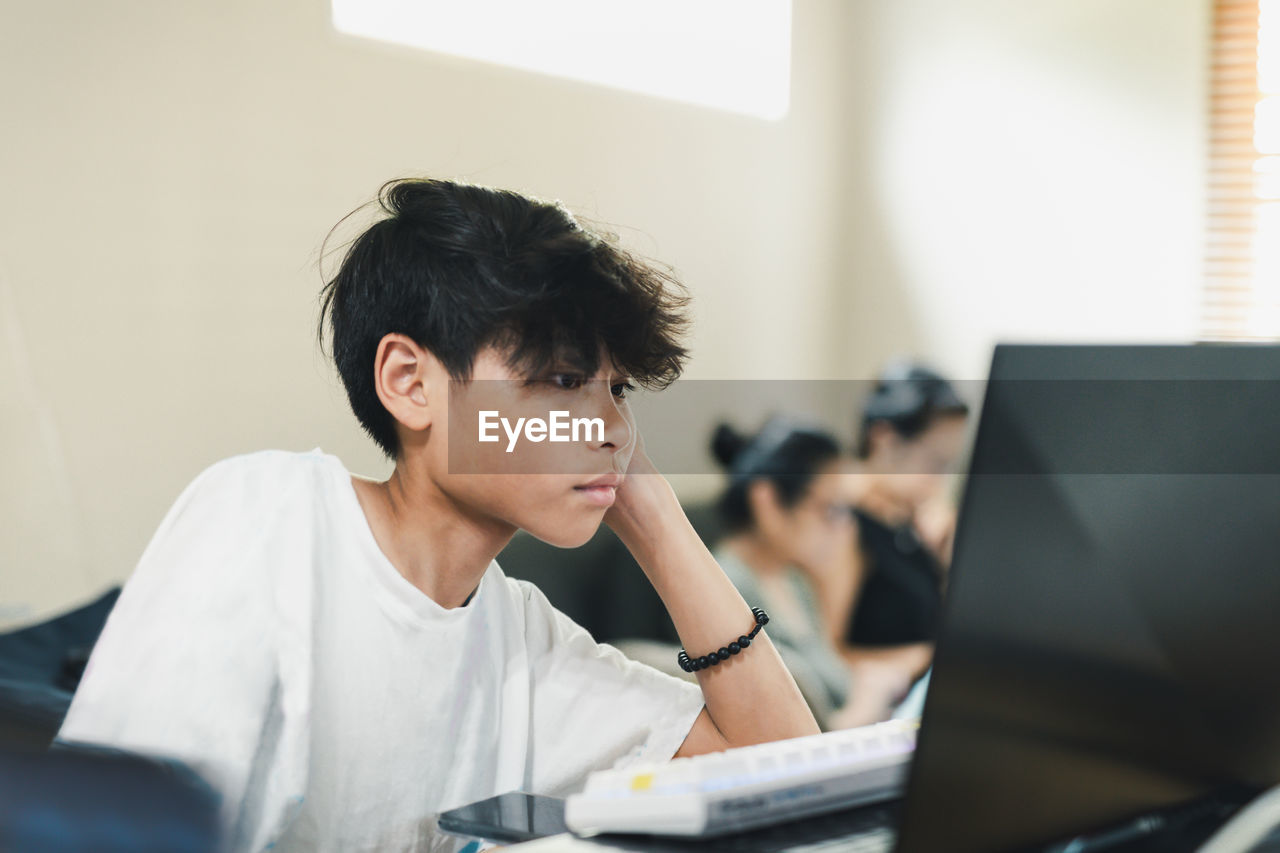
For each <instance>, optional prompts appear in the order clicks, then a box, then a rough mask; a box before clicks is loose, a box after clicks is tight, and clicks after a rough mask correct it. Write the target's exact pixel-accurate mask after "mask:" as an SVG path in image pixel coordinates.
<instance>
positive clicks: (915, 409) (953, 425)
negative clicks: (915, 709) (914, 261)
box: [821, 363, 969, 681]
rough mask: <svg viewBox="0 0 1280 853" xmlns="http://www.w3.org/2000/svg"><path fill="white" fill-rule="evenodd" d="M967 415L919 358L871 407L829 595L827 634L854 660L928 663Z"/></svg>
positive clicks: (898, 666)
mask: <svg viewBox="0 0 1280 853" xmlns="http://www.w3.org/2000/svg"><path fill="white" fill-rule="evenodd" d="M968 414H969V407H968V405H967V404H966V403H965V402H964V400H962V399H961V398H960V396H959V395H958V394H957V393H956V390H955V388H954V387H953V386H952V384H951V383H950V382H948V381H947V380H946V379H944V378H943V377H942V376H940V375H939V374H937V373H935V372H934V371H932V370H930V369H928V368H926V367H923V366H920V365H918V364H911V363H899V364H894V365H892V366H890V367H888V368H886V369H885V370H884V371H883V372H882V373H881V375H880V377H879V378H878V379H877V381H876V384H875V387H874V388H873V390H872V392H871V394H870V395H869V396H868V398H867V400H866V403H865V404H864V406H863V411H862V415H861V418H860V420H859V424H858V432H857V437H856V441H855V445H854V456H855V464H854V468H853V473H852V474H851V475H850V476H849V477H846V478H845V480H844V484H845V489H844V492H843V494H844V496H845V498H846V499H847V500H849V501H850V503H851V504H852V511H853V512H852V514H853V518H854V520H855V523H856V529H855V536H854V539H855V543H856V544H855V545H854V547H853V548H851V549H850V557H851V563H850V564H849V565H848V566H844V567H840V566H836V567H834V568H832V569H831V570H830V573H829V574H828V575H827V577H826V578H825V580H824V585H823V591H824V593H826V594H824V595H823V596H822V599H821V600H822V601H823V604H824V607H825V614H824V624H826V625H827V626H828V630H829V631H830V633H829V635H828V639H829V640H830V641H831V642H832V643H834V644H835V645H836V646H837V647H839V648H840V649H841V654H842V656H843V657H844V659H845V660H846V661H848V662H850V663H853V664H855V665H856V664H863V663H868V662H872V661H875V662H878V663H880V664H883V665H885V666H888V667H890V668H891V669H893V670H894V671H896V672H898V673H900V674H901V675H902V676H904V677H906V678H908V679H909V680H912V681H914V680H915V679H918V678H919V677H920V676H922V675H923V674H924V673H925V671H926V670H927V669H928V668H929V665H930V663H931V661H932V658H933V641H934V633H935V630H936V627H937V621H938V615H939V611H940V608H941V604H942V595H943V591H944V589H945V587H946V571H947V566H948V565H949V564H950V560H951V539H952V534H953V532H954V529H955V507H954V505H953V503H952V500H951V496H950V494H949V491H948V488H947V486H948V484H949V483H950V482H951V479H952V477H951V475H952V474H953V472H954V469H955V466H956V463H957V461H958V459H959V458H960V455H961V453H962V452H963V449H964V446H965V438H966V434H965V427H966V422H967V420H968Z"/></svg>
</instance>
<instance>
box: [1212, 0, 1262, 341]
mask: <svg viewBox="0 0 1280 853" xmlns="http://www.w3.org/2000/svg"><path fill="white" fill-rule="evenodd" d="M1258 27H1259V0H1215V2H1214V4H1213V36H1212V40H1211V42H1210V61H1209V68H1208V71H1209V80H1208V83H1209V85H1208V94H1209V104H1208V109H1207V112H1208V125H1209V127H1208V134H1207V137H1208V139H1207V142H1208V155H1209V156H1208V164H1207V165H1208V173H1207V176H1206V186H1205V198H1206V203H1207V213H1208V216H1207V217H1206V233H1205V241H1204V249H1203V259H1204V260H1203V280H1202V282H1203V283H1202V291H1201V292H1202V297H1201V309H1200V334H1201V337H1203V338H1205V339H1208V340H1276V339H1280V328H1277V329H1268V330H1265V331H1266V332H1267V333H1268V334H1267V335H1264V336H1259V330H1258V329H1256V328H1254V326H1253V324H1254V323H1255V322H1256V319H1255V318H1256V317H1257V316H1258V311H1259V310H1260V308H1261V307H1262V304H1261V303H1262V296H1261V294H1260V291H1259V287H1258V283H1257V282H1256V281H1255V266H1256V258H1255V257H1254V250H1255V246H1256V244H1257V243H1258V240H1259V237H1258V232H1257V229H1258V228H1259V227H1260V222H1262V220H1261V218H1260V217H1259V215H1258V213H1259V206H1260V205H1261V204H1263V203H1264V200H1263V199H1259V198H1258V197H1257V194H1256V191H1255V189H1256V187H1257V186H1258V181H1259V176H1258V175H1256V174H1255V172H1254V165H1255V164H1256V163H1257V161H1258V160H1259V159H1260V158H1261V157H1262V156H1263V155H1262V154H1260V153H1259V152H1258V150H1257V148H1256V147H1255V146H1254V142H1253V139H1254V110H1255V108H1256V107H1257V104H1258V101H1259V100H1261V99H1262V97H1263V94H1262V92H1261V91H1260V90H1259V87H1258V50H1259V45H1258ZM1277 61H1280V56H1278V57H1277ZM1276 239H1280V234H1278V235H1276Z"/></svg>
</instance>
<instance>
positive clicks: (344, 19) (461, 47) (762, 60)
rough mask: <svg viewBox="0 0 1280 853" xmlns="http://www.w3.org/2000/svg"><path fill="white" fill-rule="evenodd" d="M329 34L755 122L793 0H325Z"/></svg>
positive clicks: (784, 93)
mask: <svg viewBox="0 0 1280 853" xmlns="http://www.w3.org/2000/svg"><path fill="white" fill-rule="evenodd" d="M333 23H334V26H335V27H336V28H337V29H338V31H339V32H343V33H348V34H350V35H355V36H363V37H365V38H372V39H379V40H381V41H388V42H394V43H396V44H403V45H408V46H411V47H417V48H422V49H424V50H431V51H437V52H440V53H447V54H452V55H454V56H462V57H466V58H469V59H478V60H482V61H486V62H494V63H498V64H500V65H507V66H511V67H514V68H521V69H524V70H527V71H536V72H540V73H543V74H551V75H555V76H557V77H567V78H570V79H573V80H582V81H585V82H589V83H596V84H599V85H603V86H612V87H614V88H617V89H624V90H627V91H630V92H640V93H643V94H646V95H655V96H657V97H661V98H669V99H672V100H676V101H683V102H685V103H691V104H698V105H700V106H706V107H713V108H716V109H722V110H728V111H730V112H735V113H742V114H745V115H750V116H756V117H759V118H765V119H780V118H782V117H783V116H784V115H786V113H787V108H788V105H789V100H790V90H791V0H538V2H530V0H461V2H460V0H333Z"/></svg>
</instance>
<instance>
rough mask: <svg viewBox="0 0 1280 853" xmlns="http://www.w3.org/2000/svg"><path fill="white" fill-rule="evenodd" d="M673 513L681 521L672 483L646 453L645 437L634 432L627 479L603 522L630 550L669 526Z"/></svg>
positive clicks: (620, 487)
mask: <svg viewBox="0 0 1280 853" xmlns="http://www.w3.org/2000/svg"><path fill="white" fill-rule="evenodd" d="M673 512H674V513H676V514H677V516H678V518H679V519H680V520H684V511H683V510H682V509H681V508H680V503H679V501H678V500H676V497H675V492H674V491H673V490H672V488H671V484H670V483H668V482H667V478H666V477H664V476H662V475H661V474H659V473H658V469H657V468H656V467H654V464H653V461H652V460H651V459H650V458H649V454H648V453H646V452H645V449H644V438H643V437H642V436H641V435H640V434H639V433H638V432H637V433H636V434H635V447H634V448H633V450H632V453H631V461H630V463H629V464H628V466H627V471H626V477H625V478H624V479H623V481H622V485H620V486H619V487H618V494H617V498H616V500H615V501H614V503H613V506H611V507H610V508H609V511H608V512H606V513H605V515H604V522H605V524H607V525H609V527H611V528H612V529H613V532H614V533H616V534H618V538H619V539H621V540H622V541H623V542H624V543H626V544H627V547H629V548H631V547H633V543H634V544H637V545H638V544H639V543H641V542H644V541H645V540H648V539H650V538H651V536H652V535H653V534H654V533H655V531H656V530H657V529H659V528H660V527H661V526H662V525H663V524H665V523H669V521H670V520H671V518H672V515H671V514H672V513H673ZM633 553H634V551H633Z"/></svg>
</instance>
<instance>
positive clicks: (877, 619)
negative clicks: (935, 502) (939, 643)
mask: <svg viewBox="0 0 1280 853" xmlns="http://www.w3.org/2000/svg"><path fill="white" fill-rule="evenodd" d="M853 515H854V518H856V519H857V522H858V539H859V544H860V547H861V548H862V553H863V555H864V556H865V557H866V559H867V571H866V576H865V579H864V580H863V582H862V592H861V594H860V595H859V596H858V603H857V606H856V607H854V610H853V615H852V618H851V619H850V622H849V625H848V627H847V628H846V629H845V641H846V642H848V643H849V644H850V645H855V646H899V645H905V644H907V643H926V642H932V641H933V637H934V630H935V628H936V625H937V620H938V612H939V610H940V608H941V605H942V573H943V569H942V565H941V563H939V562H938V559H937V557H935V556H934V555H933V552H932V551H930V550H929V549H928V548H927V547H926V546H925V545H924V543H923V542H921V541H920V539H919V537H918V536H916V533H915V530H914V528H913V527H911V525H904V526H902V527H889V526H888V525H886V524H885V523H884V522H882V521H880V520H879V519H877V518H875V517H873V516H870V515H868V514H866V513H864V512H863V511H862V510H860V509H856V508H855V509H854V510H853Z"/></svg>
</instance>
